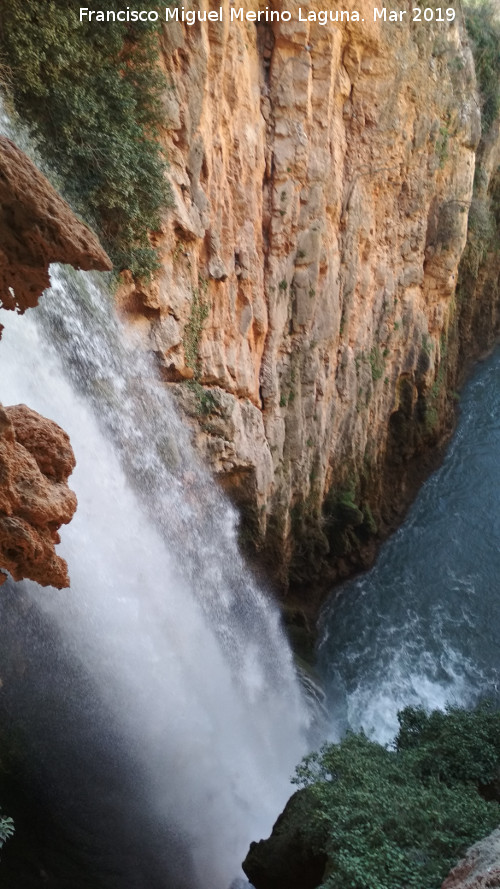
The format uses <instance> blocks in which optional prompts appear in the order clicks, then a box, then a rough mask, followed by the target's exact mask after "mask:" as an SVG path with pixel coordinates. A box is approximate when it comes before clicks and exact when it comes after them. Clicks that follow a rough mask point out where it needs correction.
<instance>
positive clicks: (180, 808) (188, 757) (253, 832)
mask: <svg viewBox="0 0 500 889" xmlns="http://www.w3.org/2000/svg"><path fill="white" fill-rule="evenodd" d="M55 278H56V280H55V288H54V290H53V292H52V293H48V294H46V295H45V296H44V297H43V301H44V304H45V305H44V308H43V309H42V310H40V309H35V310H33V311H31V312H30V313H28V314H27V315H25V316H24V317H22V318H20V317H18V316H15V315H14V314H12V313H2V315H4V316H5V317H4V318H2V322H3V323H5V326H6V329H5V331H4V334H3V338H2V342H1V344H0V379H1V383H0V390H1V398H2V401H3V402H4V403H5V404H16V403H22V402H24V403H26V404H28V405H29V406H30V407H32V408H33V409H35V410H37V411H39V412H40V413H41V414H43V415H44V416H47V417H50V418H51V419H54V420H55V421H56V422H58V423H59V424H60V425H61V426H62V427H63V428H64V429H65V430H66V431H67V432H68V433H69V435H70V437H71V442H72V445H73V448H74V451H75V454H76V459H77V467H76V469H75V472H74V474H73V476H72V477H71V479H70V483H71V486H72V487H73V488H74V490H75V491H76V493H77V496H78V502H79V505H78V510H77V513H76V515H75V517H74V519H73V521H72V522H71V524H70V525H69V526H67V527H65V528H63V529H62V532H61V536H62V544H61V546H60V547H59V552H60V554H61V555H63V556H64V557H65V558H66V559H67V561H68V564H69V572H70V577H71V590H70V591H56V590H53V589H43V590H42V589H41V588H39V587H38V586H37V585H36V584H33V583H31V584H29V591H30V596H31V597H32V598H33V600H34V601H35V602H36V604H37V607H38V608H39V609H41V610H42V611H43V612H44V613H45V614H46V615H47V614H49V615H50V618H51V620H52V621H53V622H54V623H55V624H56V625H57V626H58V627H59V629H60V630H61V632H62V638H63V640H64V645H65V647H66V649H67V650H68V651H69V652H70V653H71V656H72V657H74V658H76V659H78V661H79V662H80V663H81V665H82V669H84V670H86V671H88V673H89V675H90V676H91V677H92V680H93V681H94V683H95V684H96V685H97V687H98V689H99V694H100V696H101V697H102V699H103V700H104V701H105V703H106V706H107V707H108V708H109V712H110V714H112V715H113V719H114V720H116V719H117V720H118V721H119V724H120V725H121V726H122V733H123V737H124V739H125V742H126V744H127V746H128V748H129V750H130V751H131V753H132V755H133V757H134V759H135V761H136V762H137V763H138V768H139V769H140V770H141V773H142V775H143V787H145V788H147V798H148V799H149V804H150V806H151V811H152V812H155V811H156V812H157V813H158V817H159V819H160V820H161V822H162V823H163V822H164V821H165V820H167V821H168V822H169V823H170V824H171V825H173V826H174V827H175V829H176V830H178V831H179V833H180V834H181V835H182V837H183V839H184V841H186V842H187V844H188V847H189V851H190V855H191V857H192V861H193V866H194V871H195V873H196V874H197V879H198V883H197V886H196V887H193V889H198V887H199V889H201V887H203V889H226V887H227V886H228V884H229V883H230V882H231V880H232V879H233V878H234V877H235V876H237V875H238V874H240V873H241V871H240V862H241V860H242V858H243V857H244V855H245V854H246V850H247V847H248V844H249V842H250V841H251V840H252V839H255V838H259V837H261V836H264V835H266V834H267V833H269V831H270V828H271V826H272V823H273V821H274V819H275V818H276V815H277V813H278V812H279V811H280V810H281V808H282V807H283V804H284V802H285V801H286V799H287V798H288V796H289V794H290V791H291V788H290V785H289V777H290V775H291V774H292V773H293V770H294V766H295V764H296V763H297V762H298V760H299V759H300V758H301V756H302V754H303V753H304V752H305V745H306V741H305V734H306V730H307V727H308V721H309V717H308V715H307V713H306V709H305V707H304V704H303V702H302V698H301V693H300V690H299V687H298V683H297V680H296V676H295V671H294V667H293V663H292V658H291V655H290V652H289V649H288V645H287V643H286V640H285V638H284V636H283V633H282V631H281V629H280V625H279V618H278V613H277V610H276V608H275V607H274V606H273V605H272V604H271V603H270V602H269V600H268V599H267V598H266V597H265V596H264V595H263V594H262V593H261V592H260V591H259V590H258V589H257V587H256V585H255V583H254V582H253V580H252V578H251V576H250V575H249V574H248V572H247V571H246V569H245V566H244V564H243V562H242V560H241V557H240V555H239V552H238V548H237V543H236V515H235V513H234V511H233V510H232V508H231V507H230V506H229V504H228V503H227V502H226V501H225V499H224V498H223V497H221V495H220V494H219V492H218V491H217V490H216V488H215V486H214V484H213V482H212V481H211V479H210V478H209V476H208V475H207V474H206V472H205V471H204V470H203V469H202V467H200V465H199V464H198V462H197V460H196V459H195V456H194V454H193V453H192V451H191V447H190V444H189V439H188V435H187V433H186V432H185V430H184V428H183V426H182V424H181V423H180V421H179V419H178V417H177V415H176V413H175V410H174V409H173V407H172V405H171V404H170V401H169V397H168V394H167V393H166V392H165V391H164V390H163V388H162V386H161V385H160V384H159V383H158V382H157V381H156V379H155V374H154V368H153V367H152V365H150V364H149V362H148V360H147V358H145V357H144V356H142V355H141V354H140V353H138V352H136V351H134V349H133V348H131V347H129V346H128V345H127V343H126V342H125V341H124V340H123V339H122V338H121V335H120V332H119V329H118V326H117V324H116V322H115V320H114V319H113V317H112V313H111V310H110V303H111V297H110V295H109V294H107V293H106V292H105V291H104V290H101V288H100V286H99V284H98V283H96V282H97V281H98V280H99V279H98V278H97V277H95V278H91V277H90V276H86V275H83V274H78V275H76V274H71V275H70V276H69V277H67V278H66V277H65V273H64V272H63V271H61V270H59V271H57V270H55ZM41 316H43V317H41ZM42 330H44V331H45V333H42V332H41V331H42ZM50 343H53V344H54V343H55V346H54V345H50ZM61 693H64V690H61Z"/></svg>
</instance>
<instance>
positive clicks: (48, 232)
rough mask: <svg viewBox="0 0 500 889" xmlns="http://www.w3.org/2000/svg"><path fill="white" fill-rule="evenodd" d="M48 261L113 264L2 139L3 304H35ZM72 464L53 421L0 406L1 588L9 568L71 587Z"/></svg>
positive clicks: (36, 173) (0, 296)
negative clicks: (63, 548)
mask: <svg viewBox="0 0 500 889" xmlns="http://www.w3.org/2000/svg"><path fill="white" fill-rule="evenodd" d="M52 262H62V263H68V264H70V265H72V266H74V267H75V268H77V269H85V270H90V269H97V270H100V271H105V270H110V269H111V267H112V266H111V262H110V260H109V257H108V256H107V254H106V253H105V252H104V250H103V249H102V247H101V245H100V244H99V241H98V240H97V238H96V236H95V235H94V234H93V232H91V231H90V229H88V228H87V226H85V225H84V224H83V223H82V222H80V221H79V220H78V219H77V218H76V216H75V215H74V213H73V212H72V210H71V208H70V207H69V206H68V204H66V202H65V201H63V199H62V198H61V197H60V196H59V195H58V194H57V192H56V191H54V189H53V188H52V186H51V185H50V183H49V182H48V180H47V179H46V178H45V176H43V174H42V173H40V171H39V170H38V169H37V168H36V167H35V165H34V164H33V163H32V162H31V161H30V160H29V159H28V158H27V157H26V155H25V154H23V152H22V151H20V149H19V148H17V146H16V145H14V143H13V142H11V141H10V140H9V139H6V138H4V137H3V136H0V307H1V308H4V309H10V310H14V311H17V312H19V313H20V314H22V313H23V312H24V311H25V310H26V309H27V308H30V307H32V306H36V305H37V303H38V299H39V297H40V295H41V294H42V293H43V291H44V290H45V289H46V288H47V287H48V286H49V284H50V278H49V265H50V263H52ZM1 330H2V327H1V325H0V336H1ZM21 360H22V359H21ZM74 466H75V457H74V454H73V450H72V448H71V444H70V441H69V438H68V436H67V435H66V433H65V432H64V431H63V430H62V429H61V428H60V427H59V426H58V425H57V423H54V422H53V421H52V420H47V419H45V418H44V417H41V416H40V414H37V413H35V411H32V410H30V408H29V407H26V405H23V404H20V405H16V406H15V407H7V408H4V407H3V406H2V405H0V585H1V584H2V583H3V582H4V581H5V579H6V577H7V575H6V573H5V572H10V574H11V575H12V577H13V578H14V580H22V579H23V578H30V579H31V580H35V581H37V582H38V583H39V584H41V585H42V586H48V585H51V586H55V587H59V588H62V587H67V586H69V578H68V570H67V565H66V562H65V561H64V559H62V558H60V556H58V555H56V553H55V550H54V546H55V544H57V543H59V533H58V529H59V528H60V526H61V525H62V524H65V523H67V522H69V521H70V520H71V518H72V516H73V514H74V512H75V509H76V496H75V494H74V493H73V491H71V490H70V489H69V487H68V485H67V480H68V476H69V475H70V474H71V472H72V471H73V468H74Z"/></svg>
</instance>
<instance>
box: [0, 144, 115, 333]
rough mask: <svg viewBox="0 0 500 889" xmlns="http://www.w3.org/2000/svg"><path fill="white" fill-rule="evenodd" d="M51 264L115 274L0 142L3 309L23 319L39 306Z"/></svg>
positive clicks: (15, 152)
mask: <svg viewBox="0 0 500 889" xmlns="http://www.w3.org/2000/svg"><path fill="white" fill-rule="evenodd" d="M51 262H67V263H69V264H70V265H73V266H74V267H75V268H77V269H87V270H88V269H100V270H102V271H104V270H106V269H107V270H109V269H110V268H111V263H110V261H109V258H108V257H107V256H106V253H105V252H104V250H103V249H102V247H101V246H100V244H99V241H98V240H97V238H96V236H95V235H94V234H93V232H91V231H90V229H89V228H87V226H86V225H84V224H83V223H82V222H80V221H79V220H78V219H77V218H76V216H75V215H74V213H73V212H72V210H71V208H70V207H69V206H68V204H67V203H66V202H65V201H63V199H62V198H61V197H60V196H59V195H58V194H57V192H56V191H54V189H53V188H52V186H51V185H50V184H49V182H48V181H47V179H46V178H45V176H43V174H42V173H40V171H39V170H38V169H37V168H36V167H35V165H34V164H33V163H32V162H31V161H30V160H29V159H28V158H27V157H26V155H25V154H24V153H23V152H22V151H21V150H20V149H19V148H18V147H17V146H16V145H14V143H13V142H11V141H10V140H9V139H6V138H5V137H4V136H0V308H3V309H12V310H16V311H17V312H19V313H20V314H22V313H23V312H24V311H25V310H26V309H27V308H30V307H33V306H36V305H37V303H38V298H39V297H40V296H41V294H42V293H43V291H44V290H46V288H47V287H48V286H49V284H50V279H49V265H50V263H51ZM0 331H1V326H0Z"/></svg>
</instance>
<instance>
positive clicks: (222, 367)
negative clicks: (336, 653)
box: [119, 0, 496, 589]
mask: <svg viewBox="0 0 500 889" xmlns="http://www.w3.org/2000/svg"><path fill="white" fill-rule="evenodd" d="M222 5H223V10H224V17H225V20H224V21H223V22H212V23H202V24H196V25H193V26H188V25H185V24H182V23H180V22H179V23H176V22H170V23H168V24H167V25H165V26H164V29H163V37H162V40H163V58H164V65H165V70H166V74H167V78H168V85H169V86H168V89H167V91H166V94H165V132H164V141H165V146H166V150H167V154H168V157H169V162H170V179H171V183H172V191H173V196H174V208H173V209H172V211H171V212H170V213H169V214H168V218H167V219H166V220H165V225H164V229H163V230H162V232H161V233H159V234H158V236H157V243H158V245H159V247H160V250H161V254H162V261H163V270H162V274H161V276H160V278H159V279H158V281H157V282H156V283H155V285H154V286H152V287H151V288H149V289H144V291H138V290H137V289H134V288H133V286H132V285H130V286H128V287H127V286H125V287H123V288H122V291H121V293H120V295H119V299H120V303H121V306H122V310H123V311H124V312H125V313H126V314H128V316H129V318H130V319H131V320H133V321H134V322H135V323H136V325H137V327H138V329H139V330H140V331H141V334H142V336H143V338H144V342H145V344H146V346H147V347H148V348H150V349H152V350H153V351H154V352H155V353H156V354H157V355H158V359H159V362H160V365H161V367H162V372H163V374H164V378H165V380H166V381H167V382H168V383H169V385H170V386H171V388H172V389H173V390H174V391H175V393H176V395H177V396H178V399H179V402H180V403H181V405H182V407H183V408H184V410H185V412H186V413H187V414H188V416H190V418H191V419H192V421H193V426H194V429H195V437H196V441H197V444H198V446H199V448H200V450H201V451H202V453H203V455H204V456H205V457H206V458H207V460H208V461H209V463H210V464H211V465H212V467H213V469H214V470H215V472H216V473H217V474H218V475H219V477H220V480H221V482H222V484H223V485H224V486H225V487H226V488H227V489H228V490H229V491H230V493H231V495H232V496H233V497H234V499H235V500H236V501H237V502H238V503H239V504H240V505H241V506H242V508H243V515H244V525H243V535H244V536H245V537H246V539H247V540H249V542H250V543H251V545H252V546H253V547H254V548H255V549H257V550H261V552H263V553H264V554H265V555H266V556H267V558H268V562H269V565H270V566H271V569H272V571H273V573H274V576H275V577H276V579H277V581H278V582H279V584H280V585H281V588H282V589H286V587H287V584H288V582H289V580H290V579H291V581H292V584H293V586H294V587H295V588H297V589H299V588H301V587H307V586H308V585H310V584H311V581H313V580H314V581H315V582H316V581H317V580H318V578H319V577H322V578H323V580H327V581H329V580H330V579H332V578H335V577H340V576H342V575H343V574H345V573H347V572H349V571H350V570H352V568H353V567H354V566H356V565H359V564H363V562H366V561H367V560H368V559H369V558H370V555H371V553H372V551H373V550H372V547H371V543H370V541H372V540H373V539H374V538H376V537H377V536H381V535H383V534H384V533H386V532H387V530H389V529H390V528H391V527H393V526H394V524H395V523H396V522H397V520H398V518H399V517H400V515H401V511H402V509H403V508H404V506H405V505H407V503H408V501H409V499H410V497H411V496H412V494H413V493H414V491H415V487H416V484H417V481H418V479H419V478H420V477H421V475H422V467H423V466H424V465H425V463H426V458H425V455H426V454H428V453H430V452H432V450H433V449H434V448H435V446H436V444H437V443H438V442H439V441H440V440H442V437H443V434H444V432H445V431H446V430H448V429H449V428H450V425H451V420H452V408H451V406H450V399H449V397H448V395H447V393H448V392H449V389H450V385H449V380H450V379H451V378H454V376H456V372H457V362H458V360H459V352H458V350H455V352H454V353H453V354H454V356H455V357H454V361H455V366H454V367H452V362H451V360H450V354H451V353H450V352H449V348H448V338H449V334H450V331H451V330H452V329H454V326H455V325H456V323H457V314H458V309H457V302H456V298H455V290H456V283H457V273H458V266H459V261H460V257H461V254H462V251H463V249H464V245H465V241H466V232H467V218H468V212H469V207H470V204H471V200H472V188H473V179H474V168H475V151H476V147H477V145H478V141H479V136H480V112H479V103H478V98H477V94H476V90H475V76H474V69H473V62H472V56H471V52H470V49H469V47H468V45H467V40H466V38H465V36H464V29H463V26H462V24H461V22H460V21H458V20H457V21H455V22H453V23H443V24H437V23H436V22H423V21H422V22H420V23H418V22H411V21H410V18H411V12H410V8H409V7H407V5H406V4H403V3H399V4H396V5H397V7H398V8H404V9H407V10H408V11H407V14H406V16H405V17H404V21H403V22H402V23H389V22H386V23H380V22H378V23H377V24H375V23H374V22H373V6H372V5H371V4H369V3H368V2H367V0H361V2H358V3H357V4H355V8H356V9H357V10H358V11H359V12H360V15H361V17H362V18H364V19H365V21H360V22H357V21H349V22H346V21H344V22H336V23H332V22H329V23H328V24H325V25H323V24H320V23H319V22H314V21H308V22H300V21H298V8H299V4H298V3H295V2H294V0H291V2H287V4H286V7H285V6H283V8H286V9H287V10H290V11H291V12H292V21H291V22H289V23H284V22H279V23H278V22H273V23H269V22H268V23H266V22H260V23H259V24H254V23H243V22H232V23H230V22H229V3H228V2H227V0H223V3H222ZM353 7H354V4H353V3H351V2H348V3H346V4H344V8H345V9H348V10H352V9H353ZM197 8H199V9H200V10H202V11H203V10H206V9H208V8H209V7H208V5H207V3H206V0H201V2H200V4H199V7H197ZM245 8H248V9H255V10H257V9H258V8H259V7H258V4H257V3H255V2H253V3H252V2H250V3H248V4H247V6H246V7H245ZM262 8H264V7H262ZM273 8H275V9H280V8H281V6H280V3H276V4H275V6H274V7H273ZM320 8H321V6H320V4H319V3H317V2H316V0H313V2H311V3H309V4H307V10H308V11H312V12H314V11H317V10H319V9H320ZM495 319H496V315H495ZM495 323H496V320H495ZM477 345H478V347H479V348H480V347H481V343H480V342H479V343H478V344H477ZM462 358H463V355H462ZM445 365H446V367H445ZM445 370H446V373H445ZM451 388H453V386H452V387H451ZM443 393H444V394H443Z"/></svg>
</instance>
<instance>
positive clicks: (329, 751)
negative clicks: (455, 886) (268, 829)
mask: <svg viewBox="0 0 500 889" xmlns="http://www.w3.org/2000/svg"><path fill="white" fill-rule="evenodd" d="M399 718H400V731H399V735H398V737H397V739H396V743H395V749H394V750H389V749H387V748H385V747H382V746H381V745H380V744H377V743H375V742H373V741H370V740H368V739H367V738H366V737H365V736H364V735H354V734H351V735H348V736H347V737H346V738H345V739H344V740H343V741H342V743H341V744H338V745H327V746H325V747H323V749H322V750H321V751H320V752H319V753H314V754H312V755H310V756H308V757H306V758H305V759H304V760H303V762H302V764H301V765H300V766H299V767H298V768H297V774H296V778H295V779H294V780H295V783H296V784H299V785H301V786H303V787H310V788H311V791H312V792H313V794H314V798H315V801H316V802H317V803H319V805H318V807H317V808H312V809H311V816H310V824H309V825H308V826H307V828H306V830H307V831H309V832H310V844H311V847H314V848H315V850H316V851H318V836H320V837H322V840H321V844H320V845H321V846H322V851H324V852H326V854H327V856H328V864H327V868H326V871H325V875H324V878H323V883H322V884H321V886H322V887H323V889H347V887H350V889H368V887H369V889H439V887H440V886H441V883H442V880H443V878H444V877H445V876H446V874H447V873H448V871H449V870H450V868H451V867H452V866H453V864H454V863H455V862H456V861H457V859H458V858H459V857H460V855H461V854H462V853H463V851H464V850H465V849H466V848H467V847H468V846H470V845H471V844H472V843H473V842H475V841H476V840H478V839H479V838H481V837H483V836H485V835H486V834H488V833H489V832H490V831H491V830H492V829H493V828H494V827H496V826H497V825H498V824H499V822H500V807H499V805H498V803H496V802H486V801H485V800H484V799H483V798H482V797H481V796H480V794H479V793H478V786H480V785H482V784H488V783H489V782H490V781H492V779H493V778H494V777H495V776H496V775H497V774H498V769H499V766H500V714H499V713H498V712H495V711H493V710H490V709H488V708H481V709H478V710H476V711H473V712H467V711H463V710H458V709H451V710H449V711H448V712H447V713H444V714H443V713H432V714H431V715H430V716H428V715H427V714H426V713H425V712H424V711H423V710H419V709H416V710H414V709H407V710H404V711H403V712H402V713H401V714H400V717H399ZM320 851H321V850H320Z"/></svg>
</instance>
